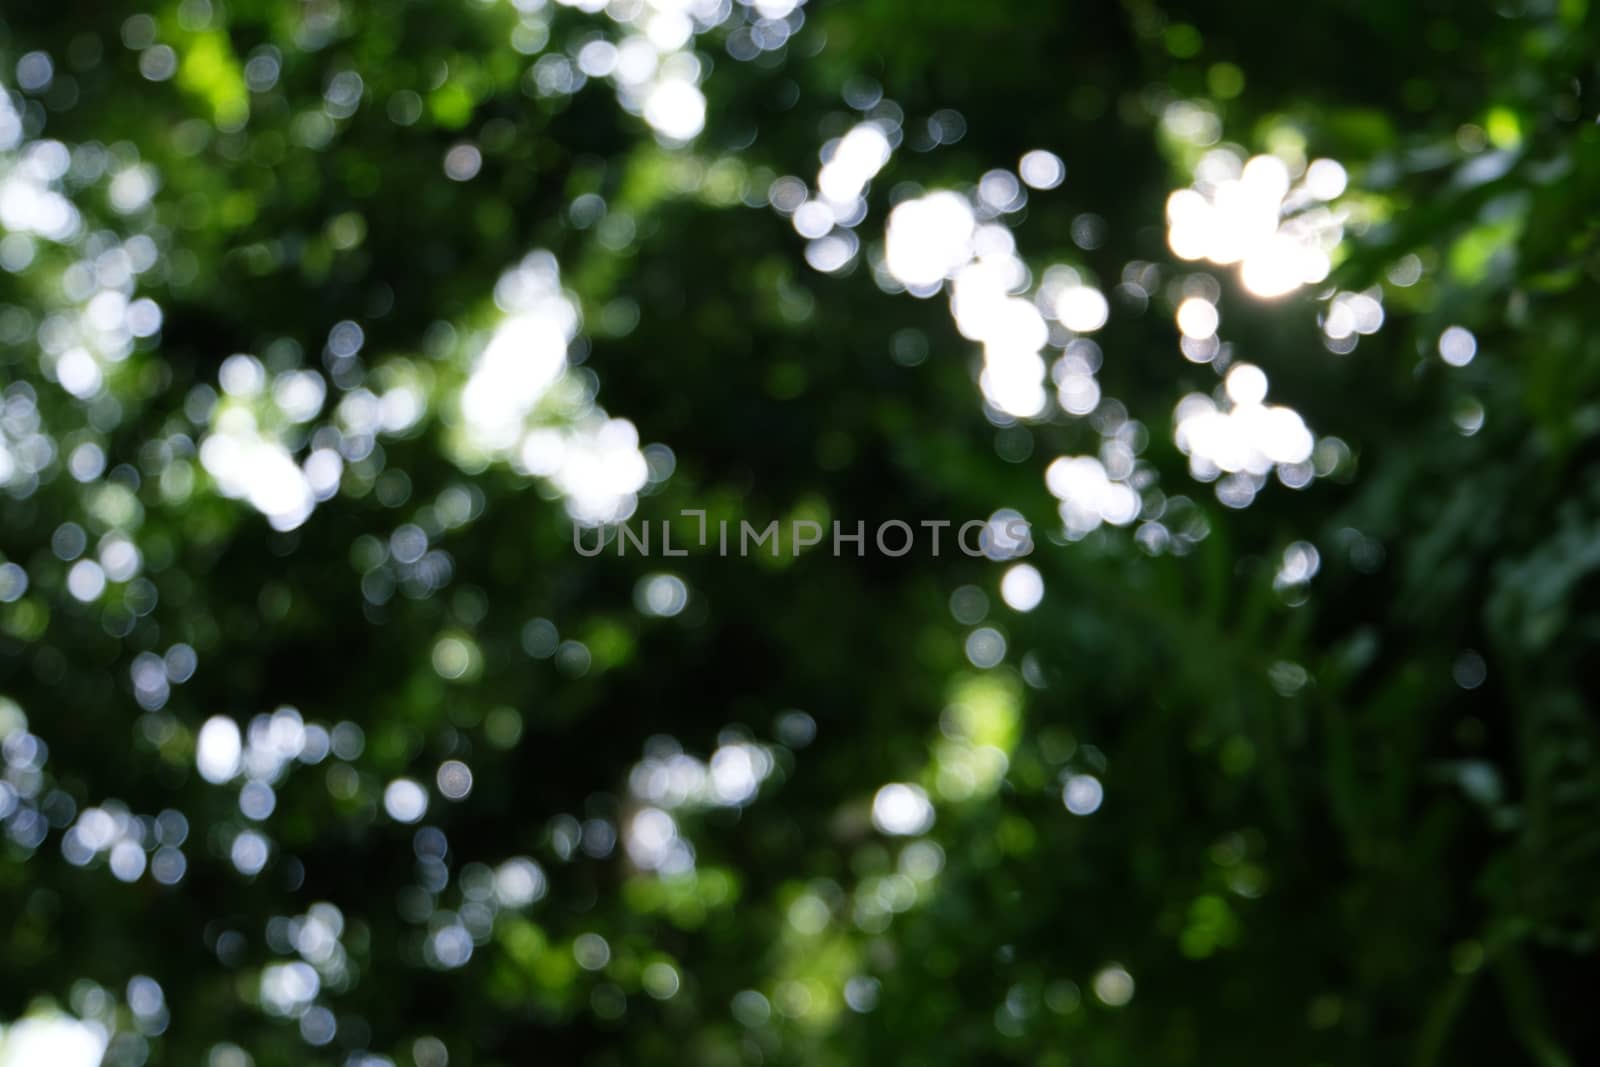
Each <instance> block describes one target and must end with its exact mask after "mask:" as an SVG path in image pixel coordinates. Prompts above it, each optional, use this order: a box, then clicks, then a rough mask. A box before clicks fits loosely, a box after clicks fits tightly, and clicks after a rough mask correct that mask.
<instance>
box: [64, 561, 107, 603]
mask: <svg viewBox="0 0 1600 1067" xmlns="http://www.w3.org/2000/svg"><path fill="white" fill-rule="evenodd" d="M105 591H106V572H105V570H104V569H103V568H102V567H101V566H100V564H98V563H96V562H95V561H94V560H92V559H80V560H79V561H78V562H76V563H74V564H73V565H72V569H71V570H69V571H68V572H67V592H69V593H71V594H72V596H73V599H75V600H81V601H83V602H84V603H85V604H87V603H89V602H90V601H92V600H97V599H99V597H100V594H101V593H103V592H105Z"/></svg>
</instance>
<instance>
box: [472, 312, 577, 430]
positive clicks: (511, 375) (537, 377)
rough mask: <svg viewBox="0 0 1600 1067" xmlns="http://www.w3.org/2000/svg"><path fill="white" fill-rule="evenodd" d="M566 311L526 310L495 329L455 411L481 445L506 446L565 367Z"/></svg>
mask: <svg viewBox="0 0 1600 1067" xmlns="http://www.w3.org/2000/svg"><path fill="white" fill-rule="evenodd" d="M565 325H566V316H563V315H560V314H559V312H557V313H551V312H550V311H532V312H527V313H524V314H520V315H513V316H511V317H510V318H507V319H506V320H505V321H504V322H502V323H501V324H500V326H499V327H498V328H497V329H496V330H495V332H494V335H493V336H492V337H491V338H490V339H489V344H488V345H487V346H486V347H485V348H484V350H483V354H482V355H481V356H479V357H478V362H477V364H476V366H474V367H473V370H472V376H471V377H470V378H469V379H468V380H467V385H466V388H464V389H463V390H462V391H461V414H462V417H463V418H465V419H466V421H467V425H468V427H469V428H470V430H471V432H472V434H473V436H474V437H475V438H477V439H478V441H479V442H480V443H482V444H483V445H484V446H485V447H489V448H506V447H509V446H510V445H511V443H512V442H513V441H514V440H515V439H516V438H517V436H518V435H519V434H520V432H521V430H522V424H523V421H524V419H526V418H527V415H528V413H529V412H530V411H532V410H533V408H534V406H535V405H536V404H538V402H539V400H540V398H542V397H543V396H544V394H545V392H546V391H547V390H548V389H549V388H550V386H551V385H553V384H554V383H555V381H556V379H558V378H559V377H560V376H561V373H562V371H564V370H565V369H566V366H567V340H568V335H567V333H566V331H565V329H564V327H565Z"/></svg>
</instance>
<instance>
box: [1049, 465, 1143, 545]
mask: <svg viewBox="0 0 1600 1067" xmlns="http://www.w3.org/2000/svg"><path fill="white" fill-rule="evenodd" d="M1044 480H1045V487H1046V488H1047V489H1049V490H1050V493H1051V495H1052V496H1054V497H1055V498H1056V499H1058V500H1060V501H1061V508H1060V511H1061V521H1062V523H1063V524H1064V525H1065V526H1066V531H1067V536H1068V537H1070V538H1072V539H1073V540H1080V539H1082V538H1083V537H1085V536H1087V535H1088V534H1090V533H1092V532H1093V531H1094V530H1095V529H1097V528H1098V527H1099V526H1100V524H1101V523H1103V522H1106V523H1110V524H1112V525H1113V526H1126V525H1128V524H1129V523H1131V522H1132V521H1133V520H1134V519H1136V518H1138V517H1139V509H1140V507H1141V501H1140V498H1139V494H1138V492H1136V491H1135V490H1134V489H1133V488H1132V487H1131V486H1129V485H1127V484H1125V483H1123V482H1120V481H1114V480H1112V478H1111V477H1110V475H1108V474H1107V473H1106V468H1105V464H1104V463H1102V462H1101V461H1100V460H1099V459H1098V458H1096V457H1094V456H1058V457H1057V458H1056V459H1055V460H1054V461H1053V462H1052V463H1051V464H1050V466H1049V467H1047V468H1045V473H1044Z"/></svg>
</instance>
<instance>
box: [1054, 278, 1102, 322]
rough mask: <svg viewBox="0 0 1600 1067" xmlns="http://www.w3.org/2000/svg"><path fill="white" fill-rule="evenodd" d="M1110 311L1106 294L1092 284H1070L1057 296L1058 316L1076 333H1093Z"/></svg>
mask: <svg viewBox="0 0 1600 1067" xmlns="http://www.w3.org/2000/svg"><path fill="white" fill-rule="evenodd" d="M1110 313H1111V308H1110V306H1109V305H1108V304H1107V303H1106V298H1105V294H1104V293H1102V292H1101V291H1100V290H1098V289H1096V288H1095V287H1094V286H1092V285H1069V286H1067V287H1066V288H1065V289H1062V290H1061V293H1060V294H1059V295H1058V296H1057V297H1056V318H1057V319H1058V320H1060V322H1061V325H1063V326H1065V327H1066V328H1067V329H1069V330H1072V331H1074V332H1076V333H1093V332H1094V331H1095V330H1098V329H1099V328H1100V327H1102V326H1104V325H1105V324H1106V319H1107V317H1108V316H1109V315H1110Z"/></svg>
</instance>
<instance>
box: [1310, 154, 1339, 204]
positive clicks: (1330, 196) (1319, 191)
mask: <svg viewBox="0 0 1600 1067" xmlns="http://www.w3.org/2000/svg"><path fill="white" fill-rule="evenodd" d="M1348 181H1349V179H1348V178H1347V177H1346V175H1345V172H1344V167H1343V166H1341V165H1340V164H1339V162H1338V161H1337V160H1333V159H1313V160H1312V161H1311V165H1310V166H1309V167H1307V168H1306V191H1307V192H1309V193H1310V194H1311V195H1312V196H1314V197H1316V198H1317V199H1318V200H1336V199H1338V197H1339V196H1340V194H1342V193H1343V192H1344V189H1345V185H1346V184H1348Z"/></svg>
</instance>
